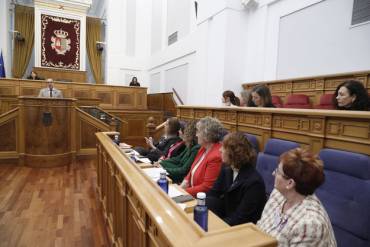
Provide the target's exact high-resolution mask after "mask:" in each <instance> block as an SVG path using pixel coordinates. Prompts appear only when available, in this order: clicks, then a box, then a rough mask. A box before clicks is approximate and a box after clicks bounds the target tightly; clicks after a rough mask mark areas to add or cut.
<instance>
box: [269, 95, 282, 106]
mask: <svg viewBox="0 0 370 247" xmlns="http://www.w3.org/2000/svg"><path fill="white" fill-rule="evenodd" d="M271 101H272V104H273V105H274V106H275V107H277V108H281V107H283V102H281V99H280V97H279V96H277V95H272V96H271Z"/></svg>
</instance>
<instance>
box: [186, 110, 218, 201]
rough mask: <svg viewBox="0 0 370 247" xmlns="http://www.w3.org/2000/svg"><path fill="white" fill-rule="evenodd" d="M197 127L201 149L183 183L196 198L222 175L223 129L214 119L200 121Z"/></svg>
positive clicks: (207, 118) (206, 118)
mask: <svg viewBox="0 0 370 247" xmlns="http://www.w3.org/2000/svg"><path fill="white" fill-rule="evenodd" d="M196 127H197V131H196V136H197V137H198V143H199V145H200V146H201V148H200V149H199V151H198V154H197V156H196V157H195V159H194V162H193V164H192V165H191V168H190V171H189V172H188V174H187V175H186V177H185V178H184V180H183V181H182V183H181V187H182V188H184V189H185V190H186V191H187V192H188V193H189V194H191V195H192V196H194V197H195V196H196V194H197V193H198V192H208V191H209V190H210V189H211V188H212V186H213V183H214V182H215V181H216V179H217V177H218V175H219V174H220V169H221V162H222V161H221V152H220V147H221V143H220V140H221V132H222V129H223V127H222V124H221V122H220V121H219V120H218V119H216V118H212V117H205V118H202V119H200V120H199V122H198V123H197V126H196Z"/></svg>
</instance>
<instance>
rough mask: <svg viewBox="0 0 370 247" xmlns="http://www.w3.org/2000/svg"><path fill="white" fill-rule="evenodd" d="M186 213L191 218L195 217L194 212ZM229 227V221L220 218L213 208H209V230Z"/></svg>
mask: <svg viewBox="0 0 370 247" xmlns="http://www.w3.org/2000/svg"><path fill="white" fill-rule="evenodd" d="M186 215H187V216H188V217H189V219H191V220H193V219H194V213H193V212H187V213H186ZM228 227H230V226H229V225H228V224H227V223H225V222H224V221H223V220H222V219H220V218H218V216H217V215H215V214H214V213H213V212H212V211H211V210H208V232H214V231H217V230H222V229H225V228H228Z"/></svg>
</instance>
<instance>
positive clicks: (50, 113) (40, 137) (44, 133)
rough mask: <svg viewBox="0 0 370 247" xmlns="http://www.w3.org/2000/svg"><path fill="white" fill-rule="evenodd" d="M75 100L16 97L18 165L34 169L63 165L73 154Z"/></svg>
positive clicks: (74, 151)
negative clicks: (18, 130) (18, 117)
mask: <svg viewBox="0 0 370 247" xmlns="http://www.w3.org/2000/svg"><path fill="white" fill-rule="evenodd" d="M75 101H76V100H75V99H67V98H64V99H56V98H34V97H19V107H20V108H19V109H20V119H19V124H20V128H19V129H20V133H19V140H20V142H19V145H20V148H19V153H20V155H19V163H20V164H24V165H27V166H33V167H46V166H48V167H50V166H63V165H68V164H70V163H71V162H72V161H73V160H74V158H75V155H76V149H75V148H76V147H75V145H74V143H73V141H72V140H74V138H73V137H72V135H73V134H72V133H74V129H73V128H74V124H73V121H74V119H73V118H74V115H75V112H74V111H75Z"/></svg>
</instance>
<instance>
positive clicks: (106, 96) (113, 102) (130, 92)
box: [0, 78, 147, 110]
mask: <svg viewBox="0 0 370 247" xmlns="http://www.w3.org/2000/svg"><path fill="white" fill-rule="evenodd" d="M46 86H47V85H46V82H45V81H34V80H22V79H8V78H0V95H1V96H11V95H15V96H37V95H38V94H39V91H40V89H41V88H44V87H46ZM54 86H55V88H57V89H59V90H61V91H62V93H63V96H64V97H65V98H76V99H94V98H95V99H99V100H100V105H99V106H100V107H102V108H104V109H122V110H123V109H130V110H134V109H135V110H146V109H147V88H144V87H126V86H113V85H102V84H88V83H73V82H54ZM0 103H1V102H0ZM0 109H1V106H0Z"/></svg>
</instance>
